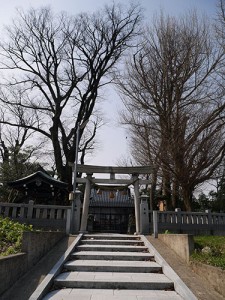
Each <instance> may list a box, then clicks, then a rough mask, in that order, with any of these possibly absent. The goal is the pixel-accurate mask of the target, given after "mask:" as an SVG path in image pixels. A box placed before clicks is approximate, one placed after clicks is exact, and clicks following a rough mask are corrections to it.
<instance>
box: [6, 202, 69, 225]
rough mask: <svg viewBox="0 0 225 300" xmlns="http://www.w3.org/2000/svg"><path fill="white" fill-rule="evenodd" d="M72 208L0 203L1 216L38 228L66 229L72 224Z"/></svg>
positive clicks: (31, 203) (30, 203) (32, 203)
mask: <svg viewBox="0 0 225 300" xmlns="http://www.w3.org/2000/svg"><path fill="white" fill-rule="evenodd" d="M70 210H71V207H70V206H61V205H40V204H34V201H32V200H30V201H29V203H28V204H25V203H7V202H0V216H3V217H4V218H7V217H8V218H10V219H13V220H16V221H19V222H21V223H29V224H33V225H35V226H36V227H53V228H56V229H63V230H68V229H66V228H67V227H68V226H69V222H70Z"/></svg>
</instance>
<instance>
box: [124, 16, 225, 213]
mask: <svg viewBox="0 0 225 300" xmlns="http://www.w3.org/2000/svg"><path fill="white" fill-rule="evenodd" d="M215 43H216V41H215V40H214V39H213V37H212V36H210V30H209V24H206V23H205V22H204V20H201V19H200V18H199V16H197V15H196V14H195V13H194V12H191V13H189V14H187V15H185V16H183V17H182V18H173V17H169V16H168V17H165V16H164V15H163V13H162V14H161V15H160V16H159V17H157V18H156V19H155V21H154V23H153V26H152V27H150V28H148V29H147V30H146V33H145V35H144V38H143V41H142V42H141V43H140V47H139V49H138V50H137V52H136V53H135V54H134V55H133V57H132V58H131V60H129V63H128V64H127V68H126V74H124V76H123V78H124V79H123V80H122V81H120V83H119V86H120V91H122V93H123V101H124V103H125V105H126V107H128V106H129V107H130V108H129V110H130V111H131V110H134V109H136V110H139V111H142V115H145V116H148V118H149V122H148V124H151V126H149V133H153V135H152V137H151V140H150V143H151V148H150V149H151V151H152V153H154V155H155V154H156V153H158V157H159V159H160V167H161V168H162V173H164V175H163V177H164V179H165V178H167V180H166V181H167V183H169V182H170V181H171V180H172V181H173V182H174V184H175V186H174V189H175V190H178V186H177V185H178V183H179V186H180V187H181V190H182V198H183V201H184V206H185V209H186V210H191V204H192V193H193V191H194V188H195V187H196V186H197V185H198V184H200V183H202V182H204V181H205V180H207V179H209V178H211V177H212V175H213V173H214V171H215V169H216V168H217V166H218V165H219V164H220V162H221V160H222V159H223V157H224V151H225V147H224V146H225V144H224V133H225V131H224V125H225V123H224V122H225V119H224V108H225V105H224V101H223V97H224V90H223V89H221V84H220V82H221V77H220V75H219V71H220V69H221V66H222V62H223V59H224V53H223V51H221V48H220V47H219V46H218V44H215ZM153 124H154V125H153ZM131 126H133V124H131ZM155 136H157V139H155V138H154V137H155ZM168 188H169V186H168Z"/></svg>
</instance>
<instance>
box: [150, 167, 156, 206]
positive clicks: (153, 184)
mask: <svg viewBox="0 0 225 300" xmlns="http://www.w3.org/2000/svg"><path fill="white" fill-rule="evenodd" d="M156 182H157V172H154V171H153V173H152V184H151V190H150V210H153V209H154V201H155V192H156Z"/></svg>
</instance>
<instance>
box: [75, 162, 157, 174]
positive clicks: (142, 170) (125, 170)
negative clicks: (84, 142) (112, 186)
mask: <svg viewBox="0 0 225 300" xmlns="http://www.w3.org/2000/svg"><path fill="white" fill-rule="evenodd" d="M151 170H152V167H151V166H135V167H115V166H94V165H81V164H78V165H77V171H78V172H81V173H86V174H93V173H109V174H134V175H139V174H150V173H151Z"/></svg>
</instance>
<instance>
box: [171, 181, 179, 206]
mask: <svg viewBox="0 0 225 300" xmlns="http://www.w3.org/2000/svg"><path fill="white" fill-rule="evenodd" d="M178 201H179V183H178V181H177V180H176V179H173V185H172V201H171V204H172V208H173V209H175V208H177V207H178Z"/></svg>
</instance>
